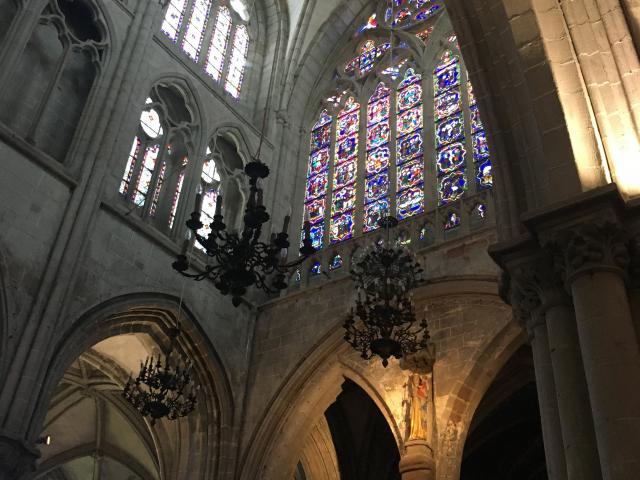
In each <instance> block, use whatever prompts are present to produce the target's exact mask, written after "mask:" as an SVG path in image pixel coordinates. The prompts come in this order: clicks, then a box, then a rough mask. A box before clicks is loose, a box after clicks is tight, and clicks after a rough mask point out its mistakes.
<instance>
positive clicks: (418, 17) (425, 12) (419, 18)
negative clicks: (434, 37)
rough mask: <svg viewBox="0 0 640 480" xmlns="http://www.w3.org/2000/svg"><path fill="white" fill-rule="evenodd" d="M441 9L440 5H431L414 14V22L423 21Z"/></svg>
mask: <svg viewBox="0 0 640 480" xmlns="http://www.w3.org/2000/svg"><path fill="white" fill-rule="evenodd" d="M440 9H442V5H437V4H436V5H432V6H430V7H428V8H425V9H424V10H422V11H420V12H418V13H417V14H416V16H415V19H416V22H423V21H425V20H427V19H428V18H431V17H433V16H434V15H435V14H436V13H438V12H439V11H440Z"/></svg>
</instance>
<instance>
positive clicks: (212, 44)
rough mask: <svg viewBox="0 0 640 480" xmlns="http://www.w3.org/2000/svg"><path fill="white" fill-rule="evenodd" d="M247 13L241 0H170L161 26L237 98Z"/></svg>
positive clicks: (242, 70)
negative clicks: (211, 24) (214, 0)
mask: <svg viewBox="0 0 640 480" xmlns="http://www.w3.org/2000/svg"><path fill="white" fill-rule="evenodd" d="M249 14H250V12H249V9H248V8H247V5H246V4H245V1H244V0H220V1H219V2H213V1H212V0H171V1H170V2H169V3H168V5H167V9H166V12H165V17H164V21H163V23H162V28H161V29H162V32H163V33H164V34H165V35H166V36H167V37H168V38H169V39H170V40H171V41H172V42H173V43H175V44H177V45H180V48H181V49H182V51H183V52H184V53H185V54H186V55H187V56H188V57H189V58H190V59H191V60H192V61H193V62H195V63H196V64H198V65H200V66H201V68H202V70H203V71H204V73H205V74H206V75H208V76H209V77H211V78H212V79H213V80H214V81H216V82H219V83H220V84H221V85H223V86H224V90H225V91H226V92H227V93H229V94H230V95H231V96H232V97H234V98H235V99H237V98H239V97H240V91H241V89H242V84H243V79H244V74H245V68H246V64H247V54H248V52H249V42H250V37H249V30H248V27H247V22H248V21H249ZM210 23H213V28H211V27H210V26H209V25H210ZM230 39H233V40H232V41H230Z"/></svg>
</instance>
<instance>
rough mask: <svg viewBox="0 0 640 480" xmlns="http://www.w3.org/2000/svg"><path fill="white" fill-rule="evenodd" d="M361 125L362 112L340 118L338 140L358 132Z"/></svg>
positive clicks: (337, 132)
mask: <svg viewBox="0 0 640 480" xmlns="http://www.w3.org/2000/svg"><path fill="white" fill-rule="evenodd" d="M359 124H360V112H358V111H355V112H352V113H348V114H346V115H342V116H340V117H339V118H338V124H337V130H336V135H337V138H338V140H342V139H343V138H344V137H346V136H348V135H351V134H352V133H355V132H357V131H358V126H359Z"/></svg>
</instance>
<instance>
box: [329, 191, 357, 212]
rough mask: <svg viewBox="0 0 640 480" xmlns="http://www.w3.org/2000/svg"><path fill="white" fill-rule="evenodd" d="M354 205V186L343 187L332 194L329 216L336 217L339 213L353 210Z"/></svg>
mask: <svg viewBox="0 0 640 480" xmlns="http://www.w3.org/2000/svg"><path fill="white" fill-rule="evenodd" d="M355 205H356V188H355V186H349V187H344V188H342V189H341V190H338V191H337V192H333V205H332V208H331V214H332V215H337V214H339V213H343V212H346V211H348V210H353V207H355Z"/></svg>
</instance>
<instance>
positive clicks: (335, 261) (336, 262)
mask: <svg viewBox="0 0 640 480" xmlns="http://www.w3.org/2000/svg"><path fill="white" fill-rule="evenodd" d="M343 263H344V262H343V260H342V256H341V255H340V254H339V253H337V254H335V255H334V256H333V258H332V259H331V263H330V264H329V270H337V269H339V268H342V265H343Z"/></svg>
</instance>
